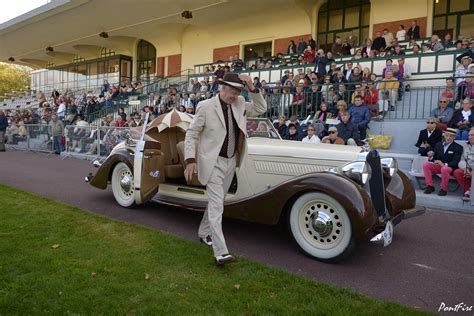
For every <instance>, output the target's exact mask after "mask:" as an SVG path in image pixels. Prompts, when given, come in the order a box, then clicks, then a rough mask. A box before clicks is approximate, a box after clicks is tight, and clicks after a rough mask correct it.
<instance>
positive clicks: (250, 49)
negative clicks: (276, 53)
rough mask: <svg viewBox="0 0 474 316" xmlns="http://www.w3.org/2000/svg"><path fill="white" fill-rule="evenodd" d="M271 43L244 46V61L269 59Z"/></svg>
mask: <svg viewBox="0 0 474 316" xmlns="http://www.w3.org/2000/svg"><path fill="white" fill-rule="evenodd" d="M271 56H272V42H265V43H256V44H249V45H245V46H244V61H247V60H249V59H254V58H257V57H263V58H265V57H271Z"/></svg>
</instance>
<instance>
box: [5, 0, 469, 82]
mask: <svg viewBox="0 0 474 316" xmlns="http://www.w3.org/2000/svg"><path fill="white" fill-rule="evenodd" d="M185 11H189V13H190V14H185ZM190 15H191V16H192V17H191V16H190ZM413 20H416V21H417V24H418V25H419V27H420V33H421V34H420V35H421V37H426V36H427V35H431V34H433V33H436V34H439V35H444V34H446V33H450V34H451V35H452V36H453V38H456V37H458V36H464V37H470V36H472V31H473V30H474V25H473V24H474V0H416V1H413V0H397V1H386V0H330V1H327V0H285V1H283V0H272V1H266V0H261V1H250V0H192V1H191V0H174V1H169V0H159V1H125V0H101V1H92V0H53V1H51V2H50V3H48V4H46V5H44V6H42V7H40V8H37V9H35V10H33V11H31V12H29V13H27V14H25V15H22V16H20V17H17V18H15V19H13V20H11V21H8V22H6V23H3V24H1V25H0V61H4V62H13V63H18V64H24V65H28V66H31V67H34V68H36V69H49V71H45V70H40V71H37V72H34V73H33V75H34V76H35V79H34V83H33V84H34V85H36V88H38V89H41V88H43V89H46V90H47V88H46V87H49V88H50V87H57V88H58V89H64V88H66V87H70V88H86V89H87V88H90V87H93V86H95V85H100V84H101V83H102V81H103V80H104V79H106V80H108V81H109V82H110V83H118V82H119V81H122V80H128V81H132V80H141V81H147V80H149V78H151V77H165V76H173V75H177V74H179V73H180V72H182V71H185V70H187V69H194V66H195V65H196V64H203V63H210V62H214V61H218V60H228V59H229V56H233V55H239V56H240V57H241V58H252V57H255V56H272V55H276V54H277V53H283V54H286V53H287V51H288V46H289V45H290V43H291V41H294V42H295V43H296V45H298V42H299V41H300V39H303V40H305V41H307V40H308V39H309V38H311V37H312V38H314V39H315V40H316V42H317V45H318V47H323V48H327V47H330V45H331V44H332V43H333V42H334V40H335V38H336V36H340V37H343V38H345V37H346V36H347V35H348V34H349V32H351V31H352V33H353V34H354V35H355V36H357V38H358V43H359V45H361V44H362V43H363V42H365V39H366V38H373V36H374V35H375V33H376V32H377V31H382V30H383V29H384V28H387V29H389V31H390V32H392V33H393V34H394V35H395V33H396V32H397V30H398V28H399V26H400V25H404V26H405V29H408V28H409V27H410V26H411V24H412V22H413ZM32 88H33V87H32Z"/></svg>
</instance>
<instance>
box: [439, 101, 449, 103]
mask: <svg viewBox="0 0 474 316" xmlns="http://www.w3.org/2000/svg"><path fill="white" fill-rule="evenodd" d="M439 103H448V101H439Z"/></svg>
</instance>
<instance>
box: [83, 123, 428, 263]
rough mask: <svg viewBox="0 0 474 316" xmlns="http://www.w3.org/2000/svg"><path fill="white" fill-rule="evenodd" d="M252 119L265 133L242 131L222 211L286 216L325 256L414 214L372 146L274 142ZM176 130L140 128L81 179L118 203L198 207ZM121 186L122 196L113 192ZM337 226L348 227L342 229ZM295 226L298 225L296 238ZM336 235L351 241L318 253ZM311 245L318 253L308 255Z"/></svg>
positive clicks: (202, 199) (404, 190)
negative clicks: (244, 150)
mask: <svg viewBox="0 0 474 316" xmlns="http://www.w3.org/2000/svg"><path fill="white" fill-rule="evenodd" d="M253 120H254V121H255V125H257V123H259V124H262V123H260V122H265V126H266V128H267V131H257V130H256V131H253V130H250V131H249V133H248V134H249V139H248V155H247V156H246V157H245V160H244V161H243V163H242V165H241V167H240V168H237V170H236V174H235V177H234V181H233V183H232V185H231V188H230V190H229V192H228V193H227V195H226V198H225V210H224V216H226V217H231V218H237V219H242V220H246V221H251V222H256V223H262V224H269V225H275V224H277V223H279V222H281V221H282V220H284V221H287V222H288V224H289V225H290V229H291V231H292V233H293V236H294V237H295V239H296V241H297V243H298V244H299V246H300V247H301V248H302V249H303V250H304V251H305V252H306V253H308V254H309V255H311V256H314V257H316V258H318V259H321V260H333V259H340V258H341V257H345V256H346V255H347V254H348V253H350V252H351V251H352V249H349V248H353V245H354V241H356V240H372V241H378V242H383V243H385V244H386V245H387V244H389V243H390V242H391V239H392V234H393V226H394V225H396V224H398V223H399V222H400V221H401V220H402V219H403V218H407V217H409V216H410V215H409V214H412V215H413V214H417V215H419V214H421V213H422V211H423V210H420V209H415V204H416V198H415V191H414V188H413V186H412V184H411V181H410V180H409V179H408V178H407V176H405V174H404V173H403V172H402V171H400V170H398V168H397V164H396V161H395V160H394V159H388V160H387V159H381V158H380V157H379V156H378V153H377V151H374V150H372V151H368V150H364V149H363V148H361V147H356V146H344V145H331V144H308V143H302V142H295V141H287V140H282V139H281V138H280V137H279V136H278V133H277V132H276V130H275V129H274V128H273V126H272V125H271V123H270V122H269V121H268V120H265V119H253ZM184 135H185V132H184V130H182V129H181V128H168V129H166V130H164V131H162V132H159V133H157V132H155V133H147V135H145V130H144V131H143V135H142V136H141V139H140V140H138V141H132V140H127V141H124V142H122V143H120V144H119V145H118V146H116V147H115V148H114V149H113V151H112V153H111V154H110V155H109V156H108V157H107V159H106V160H105V161H104V162H103V163H102V164H101V165H100V167H99V170H98V171H97V173H96V174H95V175H94V176H93V175H89V176H88V177H86V180H87V182H89V183H90V184H91V185H93V186H95V187H97V188H100V189H105V188H106V187H107V185H108V184H109V183H111V184H112V187H113V188H112V189H113V191H114V196H115V197H116V200H117V202H118V203H119V204H121V205H123V206H131V205H133V204H141V203H145V202H148V201H150V200H151V201H155V202H159V203H162V204H167V205H173V206H177V207H181V208H186V209H192V210H199V211H203V210H205V207H206V204H207V193H206V189H205V187H203V186H200V185H199V183H196V182H197V181H194V182H195V183H194V184H187V183H186V182H185V180H184V176H183V172H184V164H183V163H182V160H183V155H182V152H180V145H181V148H182V143H181V142H182V141H183V140H184ZM198 163H199V162H198ZM117 165H119V166H121V168H122V169H123V170H125V171H124V172H122V173H121V174H120V175H117V172H114V169H116V168H115V167H116V166H117ZM126 167H128V169H129V170H128V171H127V170H126V169H127V168H126ZM122 169H121V170H122ZM124 176H125V180H126V181H124ZM114 177H117V178H116V179H115V180H114ZM114 183H115V187H114ZM196 184H197V185H196ZM126 190H128V191H127V194H128V195H127V194H125V195H123V196H124V197H125V199H121V197H120V196H117V194H123V192H125V191H126ZM117 192H118V193H117ZM120 192H122V193H120ZM124 201H125V202H124ZM311 203H312V204H311ZM295 205H297V207H299V208H300V209H297V210H295V207H296V206H295ZM303 208H308V211H306V210H303ZM304 212H307V214H306V213H304ZM293 213H295V214H296V213H297V214H299V215H294V214H293ZM342 213H344V214H347V216H345V215H344V214H342ZM306 215H307V216H306ZM341 218H344V219H341ZM344 226H345V227H347V226H350V227H349V228H350V229H348V230H342V228H341V227H344ZM338 227H339V229H338ZM295 230H296V231H298V230H301V234H300V236H295V233H296V234H299V233H298V232H295ZM347 231H350V233H349V232H347ZM337 232H338V233H337ZM344 232H345V233H346V235H347V234H350V239H351V240H350V243H348V244H347V245H346V246H345V248H346V249H344V251H342V252H341V251H339V250H338V251H336V252H329V254H328V255H326V253H325V252H324V251H326V250H327V249H326V248H328V247H329V246H328V245H330V244H332V243H335V242H336V241H339V240H342V241H344V240H343V239H347V238H348V237H347V236H343V237H341V235H344ZM316 236H317V237H316ZM296 237H298V238H299V239H301V240H300V241H298V238H296ZM306 239H308V241H306ZM313 239H314V240H313ZM333 240H334V241H333ZM342 241H341V242H342ZM344 242H348V241H347V240H346V241H344ZM313 246H316V247H319V246H321V247H320V248H322V250H324V251H323V252H317V251H316V252H312V251H311V247H313ZM326 246H327V247H326ZM329 248H330V247H329ZM318 251H319V250H318ZM326 252H327V251H326ZM320 253H322V254H320Z"/></svg>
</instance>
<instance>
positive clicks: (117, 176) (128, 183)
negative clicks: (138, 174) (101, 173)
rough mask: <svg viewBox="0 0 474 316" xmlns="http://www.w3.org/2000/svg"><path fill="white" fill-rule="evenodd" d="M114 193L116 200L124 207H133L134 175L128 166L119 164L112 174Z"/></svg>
mask: <svg viewBox="0 0 474 316" xmlns="http://www.w3.org/2000/svg"><path fill="white" fill-rule="evenodd" d="M111 182H112V192H113V193H114V197H115V200H116V201H117V203H118V204H119V205H121V206H123V207H131V206H132V205H133V204H134V203H135V197H134V191H135V189H134V186H133V173H132V171H131V170H130V168H129V167H128V165H127V164H125V163H123V162H119V163H118V164H116V165H115V167H114V171H113V172H112V179H111Z"/></svg>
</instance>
